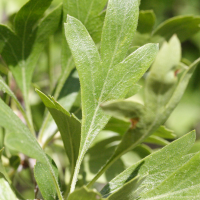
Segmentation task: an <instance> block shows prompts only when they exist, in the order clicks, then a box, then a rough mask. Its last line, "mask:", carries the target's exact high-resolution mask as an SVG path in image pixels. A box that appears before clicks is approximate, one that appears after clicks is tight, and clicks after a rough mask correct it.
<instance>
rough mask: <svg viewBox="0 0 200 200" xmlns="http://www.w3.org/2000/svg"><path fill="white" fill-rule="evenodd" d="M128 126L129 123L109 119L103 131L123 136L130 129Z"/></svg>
mask: <svg viewBox="0 0 200 200" xmlns="http://www.w3.org/2000/svg"><path fill="white" fill-rule="evenodd" d="M130 125H131V123H130V122H126V121H124V120H120V119H117V118H114V117H111V118H110V120H109V121H108V123H107V124H106V126H105V127H104V130H110V131H113V132H116V133H119V134H120V135H123V134H124V133H125V132H126V131H127V130H128V129H129V128H130Z"/></svg>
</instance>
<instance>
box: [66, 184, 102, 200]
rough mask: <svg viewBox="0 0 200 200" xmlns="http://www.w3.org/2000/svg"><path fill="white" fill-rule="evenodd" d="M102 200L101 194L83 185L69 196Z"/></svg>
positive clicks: (87, 199) (82, 199)
mask: <svg viewBox="0 0 200 200" xmlns="http://www.w3.org/2000/svg"><path fill="white" fill-rule="evenodd" d="M77 199H79V200H101V199H102V198H101V195H100V194H99V193H98V192H96V191H94V190H88V189H87V188H86V187H81V188H79V189H77V190H75V191H74V192H73V193H71V194H70V195H69V197H68V200H77Z"/></svg>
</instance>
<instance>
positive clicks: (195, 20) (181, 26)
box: [153, 16, 200, 42]
mask: <svg viewBox="0 0 200 200" xmlns="http://www.w3.org/2000/svg"><path fill="white" fill-rule="evenodd" d="M199 24H200V17H196V16H195V17H194V16H177V17H173V18H171V19H168V20H166V21H164V22H163V23H162V24H160V25H159V26H158V27H157V28H156V29H155V30H154V32H153V35H160V36H162V37H164V38H165V39H166V40H169V39H170V38H171V37H172V35H173V34H177V36H178V38H179V39H180V41H181V42H183V41H185V40H187V39H188V38H190V37H191V36H192V35H194V34H195V33H197V32H198V31H199V30H200V27H199Z"/></svg>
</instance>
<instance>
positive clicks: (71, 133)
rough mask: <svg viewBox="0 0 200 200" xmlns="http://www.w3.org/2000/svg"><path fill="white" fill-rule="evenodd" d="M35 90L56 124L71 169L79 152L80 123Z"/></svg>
mask: <svg viewBox="0 0 200 200" xmlns="http://www.w3.org/2000/svg"><path fill="white" fill-rule="evenodd" d="M36 91H37V93H38V94H39V96H40V98H41V99H42V101H43V103H44V104H45V106H46V107H47V108H48V110H49V112H50V113H51V115H52V117H53V118H54V120H55V122H56V124H57V126H58V129H59V131H60V133H61V136H62V141H63V143H64V147H65V151H66V153H67V155H68V158H69V160H70V163H71V166H72V171H73V169H74V167H75V164H76V160H77V158H78V153H79V145H80V137H81V123H80V121H79V120H78V119H77V118H76V117H75V116H74V115H70V113H69V112H68V111H66V110H65V109H64V108H63V107H62V106H61V105H60V104H59V103H58V102H56V101H55V100H54V99H53V98H48V97H47V96H46V95H45V94H43V93H42V92H41V91H39V90H36Z"/></svg>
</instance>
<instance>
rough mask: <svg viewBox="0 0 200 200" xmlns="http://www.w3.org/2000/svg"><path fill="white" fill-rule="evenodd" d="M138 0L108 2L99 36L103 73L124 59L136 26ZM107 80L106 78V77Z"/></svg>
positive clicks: (112, 0) (106, 72)
mask: <svg viewBox="0 0 200 200" xmlns="http://www.w3.org/2000/svg"><path fill="white" fill-rule="evenodd" d="M138 15H139V5H138V0H132V1H129V0H128V1H120V0H110V1H109V2H108V6H107V11H106V17H105V21H104V26H103V30H102V38H101V59H102V62H103V64H102V67H103V69H104V70H105V72H104V73H105V75H106V74H109V72H110V70H111V69H112V66H113V65H116V64H118V63H120V62H121V61H123V60H124V57H125V56H126V53H127V51H128V48H129V46H130V44H131V41H132V39H133V35H134V33H135V30H136V28H137V23H138ZM106 80H107V79H106Z"/></svg>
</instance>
